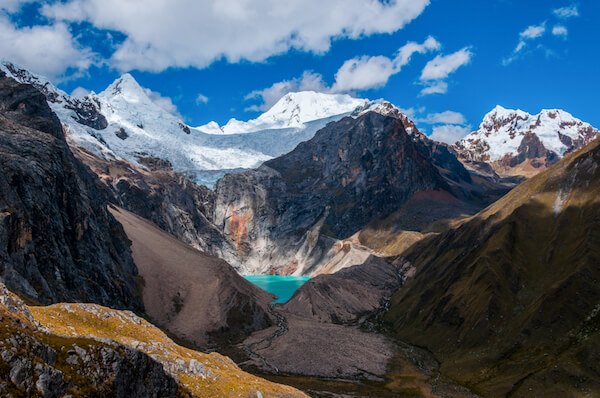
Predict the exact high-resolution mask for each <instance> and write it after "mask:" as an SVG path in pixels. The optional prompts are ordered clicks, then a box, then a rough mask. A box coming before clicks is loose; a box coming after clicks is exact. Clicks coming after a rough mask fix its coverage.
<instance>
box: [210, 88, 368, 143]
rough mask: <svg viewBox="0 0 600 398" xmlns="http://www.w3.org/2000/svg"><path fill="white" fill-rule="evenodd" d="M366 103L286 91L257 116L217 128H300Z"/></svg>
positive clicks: (240, 130) (232, 131)
mask: <svg viewBox="0 0 600 398" xmlns="http://www.w3.org/2000/svg"><path fill="white" fill-rule="evenodd" d="M367 103H368V100H366V99H359V98H354V97H351V96H350V95H347V94H329V93H319V92H316V91H298V92H290V93H287V94H285V95H284V96H283V97H281V98H280V99H279V100H278V101H277V102H276V103H275V104H274V105H273V106H272V107H271V108H270V109H269V110H267V111H266V112H265V113H263V114H262V115H260V116H259V117H258V118H256V119H253V120H249V121H247V122H242V121H239V120H236V119H231V120H230V121H229V122H228V123H227V124H226V125H225V126H223V127H222V129H221V130H220V132H222V133H225V134H239V133H251V132H255V131H259V130H270V129H287V128H302V127H304V125H305V123H309V122H312V121H315V120H320V119H327V118H330V117H333V116H339V115H343V114H350V113H351V112H353V111H355V110H356V109H357V108H359V107H362V106H365V105H366V104H367ZM200 129H202V130H203V131H207V132H212V131H214V129H212V128H210V129H209V128H207V127H206V126H201V127H200ZM209 130H210V131H209Z"/></svg>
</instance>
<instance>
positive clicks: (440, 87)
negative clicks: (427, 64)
mask: <svg viewBox="0 0 600 398" xmlns="http://www.w3.org/2000/svg"><path fill="white" fill-rule="evenodd" d="M447 92H448V83H446V82H444V81H439V82H433V83H431V84H429V83H428V84H427V85H426V86H425V87H424V88H423V89H422V90H421V93H420V95H432V94H446V93H447Z"/></svg>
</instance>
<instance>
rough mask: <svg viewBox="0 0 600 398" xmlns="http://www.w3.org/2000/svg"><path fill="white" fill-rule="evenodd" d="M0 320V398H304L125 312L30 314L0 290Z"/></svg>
mask: <svg viewBox="0 0 600 398" xmlns="http://www.w3.org/2000/svg"><path fill="white" fill-rule="evenodd" d="M0 316H1V317H2V324H1V325H0V394H1V395H2V396H6V397H11V396H12V397H20V396H36V397H38V396H39V397H65V396H86V397H90V396H102V397H105V396H110V397H123V398H129V397H140V398H145V397H203V398H204V397H223V396H248V397H258V396H273V397H290V398H292V397H305V395H304V394H302V393H301V392H300V391H298V390H295V389H293V388H290V387H287V386H283V385H278V384H275V383H271V382H268V381H266V380H263V379H260V378H258V377H256V376H252V375H250V374H247V373H245V372H242V371H241V370H240V369H239V368H238V367H237V366H236V365H235V364H234V363H233V362H232V361H231V360H230V359H229V358H226V357H223V356H221V355H219V354H216V353H213V354H204V353H201V352H197V351H193V350H190V349H187V348H184V347H181V346H179V345H177V344H175V343H174V342H173V341H172V340H171V339H169V338H168V337H167V336H166V335H165V334H164V333H163V332H162V331H160V330H159V329H158V328H156V327H155V326H153V325H151V324H150V323H148V322H147V321H145V320H144V319H141V318H139V317H138V316H136V315H134V314H133V313H131V312H129V311H117V310H112V309H109V308H106V307H101V306H99V305H95V304H55V305H52V306H47V307H28V306H26V305H25V304H24V303H23V302H22V301H21V300H20V299H19V298H18V297H17V296H15V295H13V294H12V293H10V292H9V291H8V290H7V289H6V288H5V287H4V285H2V284H0ZM263 394H264V395H263Z"/></svg>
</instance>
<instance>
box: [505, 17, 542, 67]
mask: <svg viewBox="0 0 600 398" xmlns="http://www.w3.org/2000/svg"><path fill="white" fill-rule="evenodd" d="M545 33H546V22H542V23H541V24H539V25H530V26H528V27H527V28H526V29H525V30H523V31H522V32H520V33H519V42H518V43H517V46H516V47H515V49H514V50H513V52H512V54H511V55H509V56H508V57H506V58H504V59H503V60H502V65H504V66H506V65H510V64H511V63H513V62H514V61H516V60H517V59H519V57H520V56H521V53H523V50H525V49H526V48H527V44H528V42H530V41H532V40H536V39H539V38H540V37H542V36H543V35H544V34H545Z"/></svg>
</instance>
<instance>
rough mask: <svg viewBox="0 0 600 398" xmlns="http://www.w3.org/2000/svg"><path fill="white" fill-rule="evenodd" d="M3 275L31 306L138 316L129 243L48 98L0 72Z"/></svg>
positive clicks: (0, 253) (0, 246)
mask: <svg viewBox="0 0 600 398" xmlns="http://www.w3.org/2000/svg"><path fill="white" fill-rule="evenodd" d="M0 170H1V172H0V258H1V264H0V275H1V278H2V280H3V281H4V283H6V285H7V286H8V287H9V288H11V289H13V290H14V291H15V292H17V293H19V294H20V295H22V296H23V297H26V298H28V299H30V300H32V301H35V302H39V303H44V304H49V303H53V302H58V301H87V302H96V303H101V304H104V305H110V306H113V307H117V308H132V309H141V308H142V303H141V299H140V297H139V294H138V287H137V283H136V278H137V270H136V267H135V265H134V263H133V260H132V257H131V252H130V248H129V241H128V240H127V237H126V236H125V234H124V232H123V229H122V228H121V226H120V225H119V224H118V223H117V222H116V221H115V219H114V218H113V217H112V216H111V215H110V214H109V213H108V210H107V208H106V205H107V201H106V200H105V199H104V196H103V195H102V194H101V192H100V191H99V190H98V188H97V186H96V182H95V177H94V176H93V174H92V173H90V171H89V170H88V169H87V168H86V167H85V166H83V165H82V164H81V163H80V162H78V161H77V160H76V159H75V158H74V157H73V155H72V154H71V152H70V150H69V148H68V146H67V143H66V141H65V138H64V135H63V130H62V126H61V123H60V121H59V120H58V118H57V117H56V115H54V113H53V112H52V111H51V109H50V108H49V106H48V104H47V102H46V98H45V97H44V95H43V94H42V93H41V92H39V91H38V90H37V89H35V88H34V87H33V86H30V85H27V84H20V83H17V82H16V81H14V80H13V79H10V78H7V77H6V76H4V74H2V73H0Z"/></svg>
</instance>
